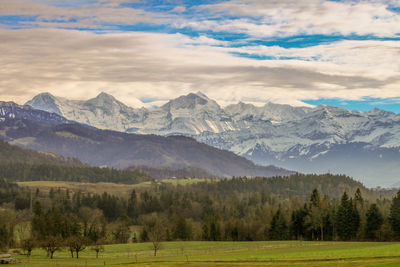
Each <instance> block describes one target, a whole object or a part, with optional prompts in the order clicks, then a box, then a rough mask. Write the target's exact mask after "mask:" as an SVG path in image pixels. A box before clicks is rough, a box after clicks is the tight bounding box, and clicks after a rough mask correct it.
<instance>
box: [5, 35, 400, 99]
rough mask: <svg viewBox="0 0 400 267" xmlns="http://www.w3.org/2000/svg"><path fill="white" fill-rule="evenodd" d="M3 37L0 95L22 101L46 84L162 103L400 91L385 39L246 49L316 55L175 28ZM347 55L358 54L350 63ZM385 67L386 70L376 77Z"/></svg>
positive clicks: (57, 90)
mask: <svg viewBox="0 0 400 267" xmlns="http://www.w3.org/2000/svg"><path fill="white" fill-rule="evenodd" d="M0 39H1V40H3V41H2V42H1V43H0V51H2V52H1V53H2V54H1V57H0V64H1V65H2V66H3V68H1V69H0V93H1V95H2V98H3V99H12V100H18V101H19V102H22V101H26V100H28V99H29V98H31V97H32V96H33V95H35V94H37V93H39V92H43V91H49V92H51V93H53V94H55V95H58V96H64V97H68V98H74V99H86V98H89V97H93V96H95V95H97V94H98V92H100V91H106V92H108V93H111V94H113V95H115V96H116V97H117V98H119V99H121V100H122V101H123V102H125V103H127V104H130V105H133V106H136V107H140V106H141V105H142V103H141V102H140V101H138V100H137V99H143V98H146V99H154V100H155V101H161V102H162V101H166V100H168V99H170V98H174V97H177V96H179V95H182V94H186V93H189V92H192V91H199V90H200V91H202V92H204V93H205V94H207V95H209V96H210V97H211V98H214V99H216V100H217V101H219V102H221V103H225V104H229V103H233V102H237V101H248V102H258V103H260V104H262V103H265V102H266V101H273V102H278V103H288V104H295V105H299V104H301V100H302V99H316V98H320V97H327V98H329V97H343V98H347V97H348V96H349V95H351V97H352V98H356V99H357V98H362V97H365V96H374V97H384V96H388V97H389V96H390V97H399V96H400V91H399V90H398V89H399V88H400V76H399V68H398V69H397V71H396V70H395V69H394V68H393V64H395V61H396V58H398V57H396V55H398V53H399V51H398V49H397V48H396V47H395V44H392V43H390V42H388V43H384V44H381V43H379V42H377V43H374V42H369V43H358V42H352V41H348V42H343V43H338V44H336V45H337V46H336V48H335V45H333V44H331V45H326V46H317V47H315V50H313V49H312V48H304V49H295V50H292V49H286V50H285V49H282V48H268V47H250V48H246V49H247V50H246V51H247V52H249V53H250V52H251V53H265V54H268V53H272V54H276V55H290V56H294V57H297V56H300V55H302V56H303V57H310V58H312V57H314V56H315V55H318V54H321V55H323V57H322V60H320V61H302V60H298V59H294V60H254V59H249V58H244V57H237V56H235V55H232V52H233V51H237V50H235V48H232V47H220V46H210V45H209V44H210V43H211V44H212V43H213V41H212V40H210V39H209V38H189V37H187V36H184V35H182V34H155V33H142V32H129V33H108V34H95V33H92V32H86V31H73V30H60V29H29V30H28V29H25V30H0ZM215 42H217V43H218V41H215ZM271 49H272V50H271ZM274 49H275V50H276V51H275V50H274ZM351 53H354V55H352V54H351ZM374 55H381V59H380V60H379V63H377V64H378V66H379V69H380V71H373V70H371V69H373V68H372V66H371V64H372V61H368V60H367V59H368V57H370V56H374ZM382 55H383V56H382ZM353 56H354V57H359V59H358V60H357V61H354V62H353V58H354V57H353ZM365 61H367V63H368V62H369V63H371V64H369V63H368V64H366V63H365ZM385 71H388V73H389V74H390V75H386V76H383V77H380V75H379V72H385ZM161 102H160V103H161ZM147 105H149V104H147Z"/></svg>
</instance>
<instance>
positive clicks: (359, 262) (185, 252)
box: [14, 241, 400, 267]
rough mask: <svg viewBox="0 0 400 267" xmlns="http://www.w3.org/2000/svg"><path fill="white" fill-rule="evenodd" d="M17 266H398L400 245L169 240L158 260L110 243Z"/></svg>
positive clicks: (140, 249)
mask: <svg viewBox="0 0 400 267" xmlns="http://www.w3.org/2000/svg"><path fill="white" fill-rule="evenodd" d="M16 257H17V258H19V259H21V260H22V263H21V264H17V265H14V266H32V267H36V266H37V267H38V266H43V267H46V266H65V267H68V266H71V267H72V266H400V243H370V242H363V243H362V242H305V241H304V242H301V241H268V242H165V243H163V248H162V250H160V251H159V253H158V255H157V256H156V257H154V256H153V251H152V250H151V244H150V243H138V244H121V245H108V246H106V247H105V251H104V252H103V253H102V254H100V257H99V259H96V258H95V253H94V252H93V251H91V250H90V249H89V248H87V249H86V250H85V251H83V252H81V254H80V259H71V258H70V255H69V253H68V252H67V251H58V252H56V253H55V258H54V259H53V260H50V259H47V258H46V257H45V253H44V251H42V250H35V251H33V252H32V256H31V258H30V259H27V258H26V257H25V256H22V255H20V256H16Z"/></svg>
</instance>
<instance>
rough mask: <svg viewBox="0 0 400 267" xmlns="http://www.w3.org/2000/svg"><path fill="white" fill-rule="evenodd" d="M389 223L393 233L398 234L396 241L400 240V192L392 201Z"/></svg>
mask: <svg viewBox="0 0 400 267" xmlns="http://www.w3.org/2000/svg"><path fill="white" fill-rule="evenodd" d="M389 221H390V224H391V226H392V230H393V232H394V233H395V234H396V239H398V238H399V237H400V190H399V191H398V192H397V194H396V196H395V197H394V198H393V200H392V205H391V206H390V215H389Z"/></svg>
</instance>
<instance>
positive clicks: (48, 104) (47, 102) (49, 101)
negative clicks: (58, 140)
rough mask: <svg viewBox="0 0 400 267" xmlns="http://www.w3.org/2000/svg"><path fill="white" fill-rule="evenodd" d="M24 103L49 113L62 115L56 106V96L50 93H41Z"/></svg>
mask: <svg viewBox="0 0 400 267" xmlns="http://www.w3.org/2000/svg"><path fill="white" fill-rule="evenodd" d="M25 105H29V106H32V107H34V108H36V109H40V110H44V111H47V112H51V113H56V114H58V115H62V114H61V111H60V109H59V107H58V103H57V98H56V97H54V96H53V95H52V94H50V93H41V94H38V95H37V96H35V97H34V98H32V100H30V101H28V102H27V103H26V104H25Z"/></svg>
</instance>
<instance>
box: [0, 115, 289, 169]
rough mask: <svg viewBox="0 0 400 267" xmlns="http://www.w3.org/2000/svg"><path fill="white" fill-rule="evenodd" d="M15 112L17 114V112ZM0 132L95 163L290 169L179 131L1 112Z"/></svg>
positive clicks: (4, 136)
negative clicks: (120, 128)
mask: <svg viewBox="0 0 400 267" xmlns="http://www.w3.org/2000/svg"><path fill="white" fill-rule="evenodd" d="M24 111H25V110H23V109H22V112H24ZM28 111H29V112H32V113H34V112H38V111H35V110H28ZM39 112H43V111H39ZM14 117H22V115H20V114H19V115H17V114H16V115H15V116H14ZM0 132H1V135H0V138H2V139H4V140H8V141H11V142H14V143H16V144H19V145H22V146H25V147H29V148H32V149H35V150H39V151H49V152H53V153H57V154H60V155H63V156H65V157H76V158H78V159H80V160H82V161H83V162H86V163H89V164H91V165H95V166H104V165H105V166H109V167H115V168H126V167H128V166H132V165H146V166H150V167H174V168H183V167H194V168H200V169H204V170H207V171H208V172H211V173H213V174H214V175H217V176H275V175H288V174H291V173H292V172H289V171H286V170H283V169H279V168H276V167H273V166H269V167H262V166H256V165H254V164H253V163H252V162H251V161H249V160H246V159H244V158H242V157H240V156H237V155H236V154H234V153H232V152H229V151H224V150H220V149H217V148H214V147H211V146H208V145H206V144H201V143H198V142H197V141H195V140H194V139H192V138H189V137H182V136H169V137H162V136H155V135H135V134H126V133H121V132H114V131H107V130H99V129H95V128H90V127H86V126H83V125H81V124H47V123H45V122H44V121H42V122H38V121H33V120H27V119H14V118H12V117H11V118H10V117H3V120H2V121H1V122H0Z"/></svg>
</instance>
